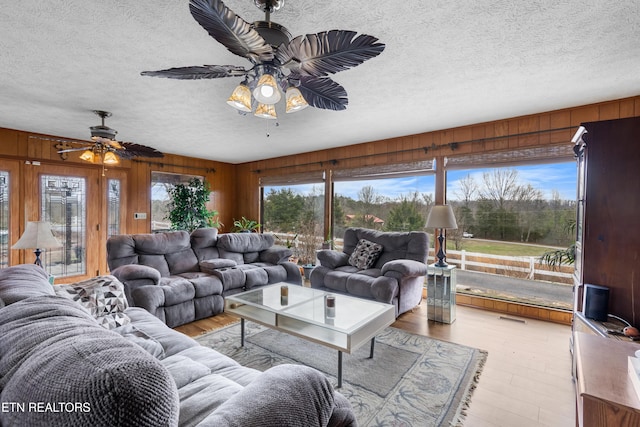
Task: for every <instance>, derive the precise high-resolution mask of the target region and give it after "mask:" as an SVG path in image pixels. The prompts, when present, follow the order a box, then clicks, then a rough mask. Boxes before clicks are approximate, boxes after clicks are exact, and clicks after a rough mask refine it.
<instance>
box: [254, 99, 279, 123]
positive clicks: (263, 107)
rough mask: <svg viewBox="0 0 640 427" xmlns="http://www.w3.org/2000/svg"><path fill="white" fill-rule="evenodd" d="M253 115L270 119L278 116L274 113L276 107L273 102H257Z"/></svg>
mask: <svg viewBox="0 0 640 427" xmlns="http://www.w3.org/2000/svg"><path fill="white" fill-rule="evenodd" d="M253 115H254V116H256V117H261V118H263V119H270V120H276V119H277V118H278V116H277V115H276V107H275V105H273V104H262V103H259V104H258V106H257V107H256V112H255V113H254V114H253Z"/></svg>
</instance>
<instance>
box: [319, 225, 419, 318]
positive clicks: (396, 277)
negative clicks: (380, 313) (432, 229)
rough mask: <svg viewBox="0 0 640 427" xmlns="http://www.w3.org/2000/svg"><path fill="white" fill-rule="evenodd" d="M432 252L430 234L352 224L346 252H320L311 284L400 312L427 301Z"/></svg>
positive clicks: (348, 234) (345, 238) (349, 229)
mask: <svg viewBox="0 0 640 427" xmlns="http://www.w3.org/2000/svg"><path fill="white" fill-rule="evenodd" d="M363 240H364V242H365V244H361V242H362V241H363ZM359 245H360V246H359ZM363 248H364V249H363ZM373 252H377V253H375V254H374V253H373ZM428 252H429V236H428V234H427V233H425V232H422V231H411V232H408V233H398V232H386V233H385V232H380V231H376V230H369V229H366V228H347V229H346V230H345V232H344V249H343V251H342V252H339V251H335V250H328V249H324V250H321V251H318V254H317V255H318V260H319V261H320V265H319V266H317V267H316V268H314V269H313V271H312V272H311V276H310V281H311V287H312V288H317V289H322V290H324V291H328V292H339V293H343V294H348V295H352V296H357V297H361V298H367V299H372V300H375V301H380V302H385V303H388V304H393V305H395V307H396V316H399V315H400V314H402V313H404V312H406V311H408V310H411V309H412V308H414V307H416V306H417V305H418V304H420V301H421V300H422V290H423V287H424V283H425V276H426V275H427V254H428ZM354 253H355V254H354Z"/></svg>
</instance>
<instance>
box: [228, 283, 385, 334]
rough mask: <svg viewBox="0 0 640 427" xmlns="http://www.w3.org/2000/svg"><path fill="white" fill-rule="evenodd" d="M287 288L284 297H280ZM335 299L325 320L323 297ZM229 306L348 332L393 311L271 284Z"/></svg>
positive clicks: (235, 298)
mask: <svg viewBox="0 0 640 427" xmlns="http://www.w3.org/2000/svg"><path fill="white" fill-rule="evenodd" d="M282 286H287V294H288V295H287V297H286V298H283V297H282V293H281V292H282V290H281V287H282ZM326 295H332V296H334V297H335V315H334V316H333V317H330V316H327V314H330V313H327V310H326V307H325V296H326ZM227 298H228V300H229V301H230V302H231V303H232V304H233V303H235V304H238V303H239V304H247V305H250V306H253V307H255V308H257V309H262V310H268V311H271V312H274V313H280V314H282V315H286V316H288V317H292V318H296V319H299V320H303V321H305V322H310V323H313V324H316V325H318V326H324V327H327V328H329V329H340V330H343V331H349V330H352V329H355V328H358V327H360V326H361V325H363V324H366V323H367V322H369V321H370V320H371V319H372V318H375V317H378V316H380V315H381V314H382V313H384V312H386V311H389V310H393V306H392V305H390V304H384V303H380V302H376V301H371V300H365V299H362V298H357V297H350V296H346V295H342V294H337V293H336V294H332V293H328V292H324V291H320V290H317V289H312V288H306V287H303V286H299V285H286V284H275V285H270V286H264V287H261V288H258V289H254V290H250V291H247V292H243V293H241V294H236V295H232V296H229V297H227Z"/></svg>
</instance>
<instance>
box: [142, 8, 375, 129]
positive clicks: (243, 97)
mask: <svg viewBox="0 0 640 427" xmlns="http://www.w3.org/2000/svg"><path fill="white" fill-rule="evenodd" d="M254 4H255V5H256V6H257V7H258V8H259V9H260V10H262V11H263V12H264V13H265V20H264V21H256V22H253V23H252V24H250V23H248V22H246V21H245V20H243V19H242V18H241V17H239V16H238V15H236V14H235V13H234V12H233V11H232V10H231V9H229V8H228V7H227V6H225V4H224V3H223V2H222V1H221V0H190V1H189V10H190V12H191V15H192V16H193V18H194V19H195V20H196V21H197V22H198V23H199V24H200V25H201V26H202V27H203V28H204V29H205V30H206V31H207V33H209V35H210V36H211V37H213V38H214V39H216V40H217V41H218V42H219V43H221V44H223V45H224V46H225V47H226V48H227V49H228V50H229V51H230V52H231V53H233V54H235V55H238V56H241V57H243V58H246V59H247V60H249V61H250V62H251V63H252V67H251V68H249V69H245V68H244V67H241V66H236V65H203V66H188V67H176V68H168V69H164V70H158V71H143V72H142V73H141V75H143V76H151V77H164V78H171V79H181V80H195V79H216V78H223V77H244V81H243V82H242V83H240V84H239V85H238V86H237V87H236V88H235V90H234V91H233V93H232V94H231V96H230V97H229V98H228V99H227V104H229V105H230V106H232V107H234V108H236V109H237V110H239V111H240V112H241V113H242V114H246V113H249V112H251V111H253V106H255V113H254V115H255V116H257V117H261V118H266V119H275V118H277V117H276V113H275V104H277V103H278V102H279V101H280V100H281V99H282V94H283V93H285V102H286V106H285V111H286V112H287V113H293V112H296V111H300V110H303V109H304V108H306V107H308V106H309V105H311V106H313V107H315V108H321V109H327V110H334V111H341V110H344V109H346V108H347V104H348V98H347V91H346V90H345V89H344V88H343V87H342V86H341V85H340V84H338V83H337V82H335V81H333V80H332V79H331V78H329V77H328V75H329V74H334V73H337V72H339V71H343V70H347V69H349V68H353V67H355V66H358V65H360V64H362V63H363V62H364V61H366V60H368V59H371V58H374V57H376V56H378V55H379V54H380V53H382V51H383V50H384V48H385V45H384V43H379V42H378V39H377V38H376V37H373V36H370V35H366V34H360V35H357V34H356V32H355V31H348V30H331V31H323V32H320V33H317V34H307V35H303V36H297V37H295V38H292V36H291V34H290V33H289V31H288V30H287V29H286V28H285V27H284V26H282V25H280V24H277V23H275V22H272V21H271V19H270V18H271V13H272V12H275V11H277V10H279V9H281V8H282V7H283V6H284V0H254ZM252 95H253V96H252Z"/></svg>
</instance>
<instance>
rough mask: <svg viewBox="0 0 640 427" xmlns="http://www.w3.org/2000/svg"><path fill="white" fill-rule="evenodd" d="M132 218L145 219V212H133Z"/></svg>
mask: <svg viewBox="0 0 640 427" xmlns="http://www.w3.org/2000/svg"><path fill="white" fill-rule="evenodd" d="M133 219H147V213H146V212H136V213H134V214H133Z"/></svg>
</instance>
